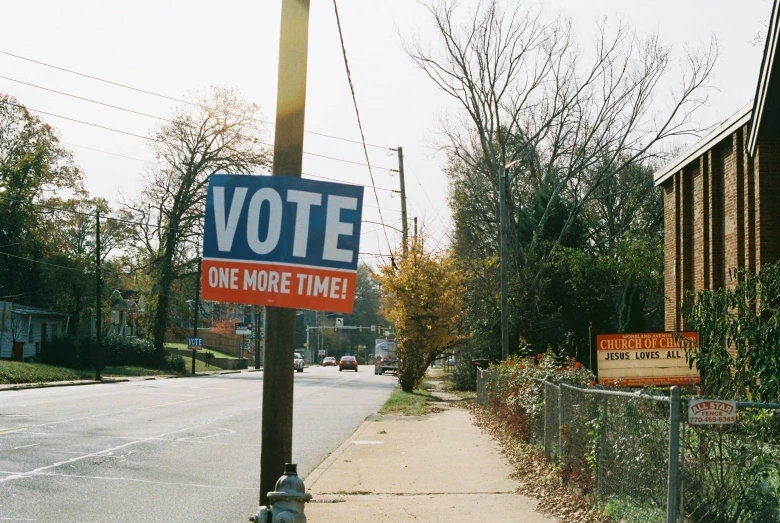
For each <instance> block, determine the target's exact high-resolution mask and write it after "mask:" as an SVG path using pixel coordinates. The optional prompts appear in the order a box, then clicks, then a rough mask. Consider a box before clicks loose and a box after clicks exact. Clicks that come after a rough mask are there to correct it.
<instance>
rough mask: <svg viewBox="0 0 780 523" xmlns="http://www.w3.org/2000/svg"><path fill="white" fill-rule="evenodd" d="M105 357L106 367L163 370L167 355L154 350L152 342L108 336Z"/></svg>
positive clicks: (104, 345)
mask: <svg viewBox="0 0 780 523" xmlns="http://www.w3.org/2000/svg"><path fill="white" fill-rule="evenodd" d="M103 349H104V352H103V355H104V360H105V362H106V365H140V366H143V367H152V368H155V369H163V368H165V367H166V354H165V353H160V352H157V351H155V350H154V345H153V344H152V342H151V341H150V340H142V339H137V338H122V337H121V336H107V337H106V338H105V339H104V340H103Z"/></svg>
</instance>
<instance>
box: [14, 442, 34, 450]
mask: <svg viewBox="0 0 780 523" xmlns="http://www.w3.org/2000/svg"><path fill="white" fill-rule="evenodd" d="M36 445H40V443H31V444H30V445H22V446H21V447H14V448H13V449H12V450H19V449H26V448H27V447H35V446H36Z"/></svg>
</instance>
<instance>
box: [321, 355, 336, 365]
mask: <svg viewBox="0 0 780 523" xmlns="http://www.w3.org/2000/svg"><path fill="white" fill-rule="evenodd" d="M322 366H323V367H330V366H332V367H335V366H336V358H334V357H333V356H328V357H327V358H325V359H323V360H322Z"/></svg>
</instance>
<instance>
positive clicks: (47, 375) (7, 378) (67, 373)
mask: <svg viewBox="0 0 780 523" xmlns="http://www.w3.org/2000/svg"><path fill="white" fill-rule="evenodd" d="M80 379H82V377H81V375H80V374H79V373H78V372H77V371H75V370H73V369H67V368H65V367H55V366H53V365H43V364H40V363H23V362H21V361H0V383H2V384H16V383H45V382H47V381H73V380H80Z"/></svg>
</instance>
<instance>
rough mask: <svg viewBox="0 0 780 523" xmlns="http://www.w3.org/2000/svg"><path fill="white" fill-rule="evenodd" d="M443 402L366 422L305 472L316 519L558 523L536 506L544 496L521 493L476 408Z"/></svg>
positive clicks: (310, 512) (320, 522)
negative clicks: (474, 414) (476, 418)
mask: <svg viewBox="0 0 780 523" xmlns="http://www.w3.org/2000/svg"><path fill="white" fill-rule="evenodd" d="M437 395H439V396H441V397H442V399H445V400H448V401H449V400H454V399H457V397H456V396H453V395H450V394H446V393H437ZM441 406H442V409H441V412H434V413H431V414H429V415H427V416H423V417H413V418H408V417H407V418H405V417H396V416H377V417H376V419H375V420H369V421H366V422H365V423H363V425H361V426H360V428H359V429H358V430H357V431H356V432H355V433H354V434H353V435H352V436H351V437H350V438H349V439H348V440H347V441H346V442H345V443H344V444H343V445H342V446H341V447H339V448H338V449H337V450H336V451H335V452H334V453H333V454H331V455H330V457H328V459H326V460H325V461H324V462H323V463H322V464H321V465H320V466H319V467H317V469H315V470H314V471H313V472H312V473H311V474H309V476H308V477H307V478H306V479H305V483H306V488H307V491H308V492H309V493H311V494H312V496H313V500H312V502H310V503H308V504H307V505H306V517H307V519H308V521H310V522H312V523H325V522H328V523H335V522H350V521H354V522H365V521H370V522H372V523H379V522H398V521H416V522H418V523H422V522H425V523H428V522H447V523H456V522H461V521H463V522H472V521H491V522H522V523H546V522H550V523H552V522H554V521H555V520H552V519H549V518H547V517H545V516H543V515H541V514H539V513H538V512H536V511H535V508H536V500H534V499H532V498H529V497H526V496H522V495H518V494H514V493H513V492H514V490H515V489H516V488H517V487H518V486H519V483H518V482H517V481H515V480H512V479H509V474H510V473H511V471H512V470H511V467H510V466H509V465H508V464H507V463H506V462H505V461H504V458H503V457H502V456H501V454H500V453H499V450H498V448H497V447H496V445H495V444H494V443H493V441H492V440H491V439H490V437H489V436H486V435H483V434H482V433H481V432H480V430H479V429H478V428H477V427H475V426H474V425H473V424H472V420H471V414H470V413H469V412H468V411H467V410H466V409H462V408H458V407H455V406H450V405H449V404H447V403H443V404H441Z"/></svg>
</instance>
